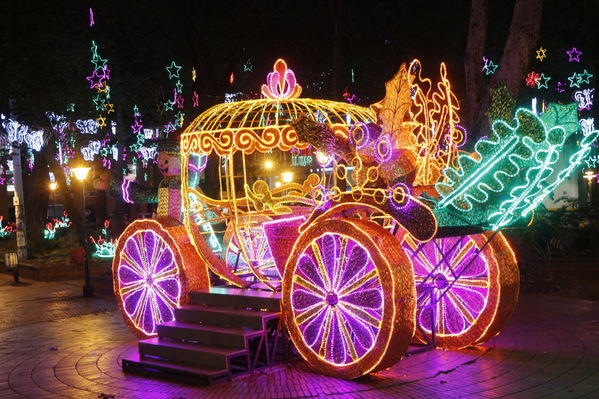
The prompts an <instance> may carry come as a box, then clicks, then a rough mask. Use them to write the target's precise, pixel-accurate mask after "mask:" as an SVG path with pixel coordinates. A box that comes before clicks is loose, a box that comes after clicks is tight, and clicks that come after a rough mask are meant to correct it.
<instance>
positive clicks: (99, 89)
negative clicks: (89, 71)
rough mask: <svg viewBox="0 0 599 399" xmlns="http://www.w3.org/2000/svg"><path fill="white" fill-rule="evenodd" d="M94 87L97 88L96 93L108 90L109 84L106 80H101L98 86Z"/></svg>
mask: <svg viewBox="0 0 599 399" xmlns="http://www.w3.org/2000/svg"><path fill="white" fill-rule="evenodd" d="M96 89H98V93H108V92H110V86H108V82H106V81H103V82H102V84H101V85H100V86H98V87H96Z"/></svg>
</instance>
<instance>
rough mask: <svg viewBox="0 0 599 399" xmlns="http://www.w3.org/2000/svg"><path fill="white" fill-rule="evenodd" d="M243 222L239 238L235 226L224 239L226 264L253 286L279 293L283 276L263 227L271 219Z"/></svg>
mask: <svg viewBox="0 0 599 399" xmlns="http://www.w3.org/2000/svg"><path fill="white" fill-rule="evenodd" d="M239 219H240V220H239V223H238V225H237V226H236V228H237V234H235V228H234V227H233V224H231V225H230V226H229V228H227V231H226V232H225V236H224V238H223V242H224V244H225V246H226V248H227V250H226V251H225V262H226V264H227V266H228V268H229V270H230V271H231V272H232V273H233V274H234V275H235V276H237V277H238V278H240V279H241V280H243V281H244V282H246V283H248V284H249V285H250V286H253V285H255V284H258V283H263V284H264V285H266V287H268V288H270V289H273V290H278V289H279V288H280V286H281V276H280V274H279V270H278V269H277V267H276V264H275V260H274V258H273V256H272V253H271V251H270V246H269V245H268V240H267V237H266V233H265V232H264V227H262V223H264V222H267V221H270V220H271V219H270V218H269V217H268V216H264V215H255V216H252V217H251V219H250V218H239Z"/></svg>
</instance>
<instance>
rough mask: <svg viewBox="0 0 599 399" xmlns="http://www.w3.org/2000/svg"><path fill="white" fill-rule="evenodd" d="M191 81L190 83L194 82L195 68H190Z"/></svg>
mask: <svg viewBox="0 0 599 399" xmlns="http://www.w3.org/2000/svg"><path fill="white" fill-rule="evenodd" d="M191 80H192V81H194V82H195V81H196V69H195V68H191Z"/></svg>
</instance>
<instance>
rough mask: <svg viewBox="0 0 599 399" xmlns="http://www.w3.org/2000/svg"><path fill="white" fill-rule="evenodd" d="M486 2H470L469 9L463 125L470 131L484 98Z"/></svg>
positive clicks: (477, 0)
mask: <svg viewBox="0 0 599 399" xmlns="http://www.w3.org/2000/svg"><path fill="white" fill-rule="evenodd" d="M488 5H489V2H488V0H472V6H471V8H470V25H469V28H468V41H467V42H466V54H465V57H464V71H465V75H466V107H465V111H466V112H465V121H464V122H465V125H466V127H467V128H468V129H472V127H473V126H474V124H475V121H476V119H477V116H478V115H480V113H481V103H482V97H484V82H483V71H482V69H481V66H480V65H481V62H482V58H483V56H484V52H485V42H486V39H487V15H488Z"/></svg>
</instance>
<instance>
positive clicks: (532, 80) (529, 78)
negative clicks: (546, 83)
mask: <svg viewBox="0 0 599 399" xmlns="http://www.w3.org/2000/svg"><path fill="white" fill-rule="evenodd" d="M540 79H541V75H539V74H538V73H537V72H535V71H532V72H530V73H529V74H528V75H526V78H525V79H524V80H525V81H526V85H527V86H530V87H537V85H538V84H539V80H540Z"/></svg>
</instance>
